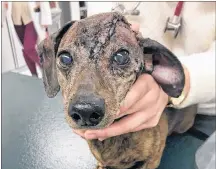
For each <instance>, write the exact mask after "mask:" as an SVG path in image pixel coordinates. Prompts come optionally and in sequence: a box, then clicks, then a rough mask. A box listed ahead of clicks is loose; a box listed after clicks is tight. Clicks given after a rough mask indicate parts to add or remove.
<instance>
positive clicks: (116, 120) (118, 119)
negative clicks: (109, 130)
mask: <svg viewBox="0 0 216 169" xmlns="http://www.w3.org/2000/svg"><path fill="white" fill-rule="evenodd" d="M127 116H128V115H124V116H122V117H120V118H117V119H115V120H114V121H113V123H112V124H114V123H116V122H118V121H120V120H121V119H123V118H125V117H127Z"/></svg>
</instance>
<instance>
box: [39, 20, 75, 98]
mask: <svg viewBox="0 0 216 169" xmlns="http://www.w3.org/2000/svg"><path fill="white" fill-rule="evenodd" d="M74 22H75V21H72V22H68V23H67V24H65V25H64V26H63V27H62V28H61V29H60V30H58V31H57V32H55V33H54V34H52V35H50V36H49V37H48V38H46V39H45V40H43V41H42V42H41V43H40V44H39V45H38V54H39V56H40V62H41V66H42V75H43V83H44V87H45V91H46V93H47V96H48V97H50V98H52V97H55V96H56V94H57V93H58V92H59V90H60V86H59V83H58V79H57V72H56V54H57V51H58V47H59V44H60V42H61V39H62V37H63V36H64V34H65V33H66V32H67V31H68V29H69V28H70V27H71V26H72V25H73V24H74Z"/></svg>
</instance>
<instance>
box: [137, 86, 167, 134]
mask: <svg viewBox="0 0 216 169" xmlns="http://www.w3.org/2000/svg"><path fill="white" fill-rule="evenodd" d="M166 100H168V96H167V95H166V94H165V93H164V92H163V91H162V89H161V92H160V98H159V99H158V102H157V104H156V106H155V107H156V110H155V112H156V113H155V115H154V116H152V117H151V118H150V119H149V120H148V121H146V123H143V124H141V125H140V126H139V127H137V128H136V129H134V130H133V131H134V132H135V131H139V130H142V129H145V128H151V127H155V126H156V125H157V124H158V122H159V120H160V117H161V115H162V113H163V111H164V108H165V107H166V103H167V101H166ZM153 114H154V113H153Z"/></svg>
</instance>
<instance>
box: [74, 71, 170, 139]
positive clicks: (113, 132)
mask: <svg viewBox="0 0 216 169" xmlns="http://www.w3.org/2000/svg"><path fill="white" fill-rule="evenodd" d="M167 103H168V95H167V94H166V93H164V91H163V90H162V89H161V88H160V86H159V85H158V84H157V83H156V82H155V80H154V79H153V77H152V76H150V75H148V74H143V75H141V76H140V77H139V78H138V79H137V81H136V82H135V84H134V85H133V86H132V87H131V89H130V90H129V92H128V93H127V95H126V97H125V100H124V102H123V105H122V106H121V108H120V114H119V115H118V118H120V117H122V116H125V115H127V116H126V117H124V118H123V119H121V120H119V121H118V122H115V123H114V124H112V125H110V126H109V127H107V128H104V129H98V130H87V131H80V130H75V131H74V132H75V133H76V134H79V135H80V136H82V137H84V138H85V139H99V140H104V139H106V138H109V137H113V136H117V135H121V134H125V133H129V132H135V131H139V130H142V129H144V128H151V127H154V126H156V125H157V124H158V122H159V119H160V116H161V114H162V112H163V110H164V108H165V107H166V105H167Z"/></svg>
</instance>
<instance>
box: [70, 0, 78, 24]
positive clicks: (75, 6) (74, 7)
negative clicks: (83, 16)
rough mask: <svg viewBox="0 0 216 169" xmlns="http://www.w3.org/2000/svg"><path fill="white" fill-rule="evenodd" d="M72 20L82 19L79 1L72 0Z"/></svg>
mask: <svg viewBox="0 0 216 169" xmlns="http://www.w3.org/2000/svg"><path fill="white" fill-rule="evenodd" d="M70 10H71V20H80V7H79V1H76V2H75V1H74V2H70Z"/></svg>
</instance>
